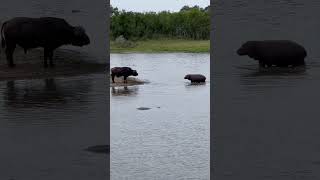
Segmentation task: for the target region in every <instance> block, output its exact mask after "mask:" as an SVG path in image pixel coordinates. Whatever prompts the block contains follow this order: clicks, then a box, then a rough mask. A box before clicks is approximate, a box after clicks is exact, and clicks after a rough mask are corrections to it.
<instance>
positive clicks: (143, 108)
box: [137, 107, 151, 111]
mask: <svg viewBox="0 0 320 180" xmlns="http://www.w3.org/2000/svg"><path fill="white" fill-rule="evenodd" d="M137 109H138V110H141V111H144V110H149V109H151V108H148V107H139V108H137Z"/></svg>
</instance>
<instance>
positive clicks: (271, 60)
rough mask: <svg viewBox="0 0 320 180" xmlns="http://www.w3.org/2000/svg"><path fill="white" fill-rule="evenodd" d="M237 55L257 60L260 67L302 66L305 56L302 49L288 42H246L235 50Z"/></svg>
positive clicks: (304, 51)
mask: <svg viewBox="0 0 320 180" xmlns="http://www.w3.org/2000/svg"><path fill="white" fill-rule="evenodd" d="M237 54H238V55H240V56H243V55H248V56H249V57H251V58H253V59H255V60H258V61H259V65H260V66H262V67H265V66H268V67H270V66H272V65H275V66H279V67H287V66H290V65H292V66H299V65H304V64H305V61H304V58H305V57H306V56H307V52H306V50H305V49H304V47H302V46H301V45H299V44H298V43H296V42H293V41H289V40H266V41H247V42H246V43H244V44H243V45H242V46H241V47H240V48H239V49H238V50H237Z"/></svg>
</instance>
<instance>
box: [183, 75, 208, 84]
mask: <svg viewBox="0 0 320 180" xmlns="http://www.w3.org/2000/svg"><path fill="white" fill-rule="evenodd" d="M184 79H188V80H190V81H191V82H192V83H200V82H205V81H206V77H205V76H204V75H202V74H187V75H186V76H185V77H184Z"/></svg>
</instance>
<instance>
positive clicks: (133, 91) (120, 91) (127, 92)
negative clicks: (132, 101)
mask: <svg viewBox="0 0 320 180" xmlns="http://www.w3.org/2000/svg"><path fill="white" fill-rule="evenodd" d="M138 91H139V87H138V86H130V87H128V86H122V87H112V88H111V94H112V95H113V96H136V95H137V94H138Z"/></svg>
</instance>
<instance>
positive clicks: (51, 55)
mask: <svg viewBox="0 0 320 180" xmlns="http://www.w3.org/2000/svg"><path fill="white" fill-rule="evenodd" d="M48 55H49V60H50V66H51V67H54V65H55V64H54V63H53V50H50V51H49V52H48Z"/></svg>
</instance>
